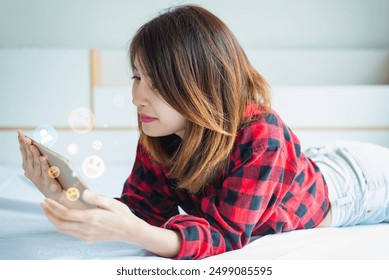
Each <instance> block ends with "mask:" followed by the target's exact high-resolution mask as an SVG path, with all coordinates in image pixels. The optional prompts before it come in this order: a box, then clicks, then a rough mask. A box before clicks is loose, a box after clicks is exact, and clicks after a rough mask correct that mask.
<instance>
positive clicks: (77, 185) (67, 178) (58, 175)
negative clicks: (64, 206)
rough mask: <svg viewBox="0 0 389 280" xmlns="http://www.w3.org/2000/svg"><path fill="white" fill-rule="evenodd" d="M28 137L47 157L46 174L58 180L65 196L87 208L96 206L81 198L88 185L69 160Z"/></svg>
mask: <svg viewBox="0 0 389 280" xmlns="http://www.w3.org/2000/svg"><path fill="white" fill-rule="evenodd" d="M26 137H28V136H26ZM28 138H29V139H31V143H32V144H33V145H34V146H35V147H36V148H37V149H38V150H39V152H40V154H41V155H42V156H45V157H46V158H47V161H48V162H49V166H50V167H49V174H48V175H49V176H50V177H51V178H54V179H56V180H57V181H58V182H59V184H60V185H61V186H62V188H63V189H64V190H65V191H66V193H65V196H66V198H67V199H68V200H69V201H71V202H76V201H81V202H82V203H84V204H85V205H86V206H88V207H89V208H96V207H97V206H95V205H92V204H89V203H87V202H85V201H84V200H83V198H82V194H83V193H84V191H85V190H86V189H87V188H88V187H87V186H86V184H85V183H84V182H83V181H82V180H81V178H80V177H79V176H78V175H77V172H76V169H75V168H74V167H73V166H72V164H71V163H70V162H69V160H68V159H66V158H65V157H63V156H61V155H60V154H58V153H56V152H54V151H53V150H51V149H50V148H48V147H46V146H44V145H42V144H40V143H38V142H36V141H35V140H34V139H32V138H30V137H28Z"/></svg>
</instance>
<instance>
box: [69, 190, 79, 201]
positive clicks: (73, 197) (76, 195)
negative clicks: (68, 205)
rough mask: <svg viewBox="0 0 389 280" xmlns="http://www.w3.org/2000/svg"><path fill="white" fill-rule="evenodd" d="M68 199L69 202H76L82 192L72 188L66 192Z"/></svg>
mask: <svg viewBox="0 0 389 280" xmlns="http://www.w3.org/2000/svg"><path fill="white" fill-rule="evenodd" d="M66 198H67V199H68V200H69V201H76V200H77V199H79V198H80V191H79V190H78V189H76V188H74V187H71V188H69V189H68V190H67V191H66Z"/></svg>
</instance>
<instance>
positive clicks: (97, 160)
mask: <svg viewBox="0 0 389 280" xmlns="http://www.w3.org/2000/svg"><path fill="white" fill-rule="evenodd" d="M81 168H82V172H83V173H84V174H85V176H86V177H88V178H90V179H96V178H99V177H100V176H101V175H103V173H104V171H105V163H104V161H103V159H102V158H101V157H99V156H88V157H86V158H85V159H84V160H83V161H82V166H81Z"/></svg>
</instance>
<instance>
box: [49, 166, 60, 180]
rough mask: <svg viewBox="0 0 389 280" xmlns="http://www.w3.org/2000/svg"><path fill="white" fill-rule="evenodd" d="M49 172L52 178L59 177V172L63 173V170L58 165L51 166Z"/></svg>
mask: <svg viewBox="0 0 389 280" xmlns="http://www.w3.org/2000/svg"><path fill="white" fill-rule="evenodd" d="M47 174H48V175H49V177H50V178H53V179H55V178H58V176H59V174H61V171H60V170H59V168H58V167H57V166H50V168H49V170H48V171H47Z"/></svg>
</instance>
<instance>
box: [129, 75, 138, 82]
mask: <svg viewBox="0 0 389 280" xmlns="http://www.w3.org/2000/svg"><path fill="white" fill-rule="evenodd" d="M131 79H132V80H137V81H140V77H139V76H136V75H134V76H132V77H131Z"/></svg>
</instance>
